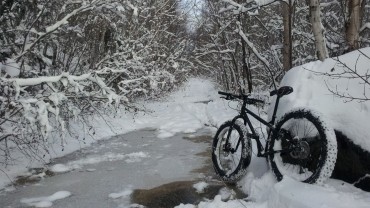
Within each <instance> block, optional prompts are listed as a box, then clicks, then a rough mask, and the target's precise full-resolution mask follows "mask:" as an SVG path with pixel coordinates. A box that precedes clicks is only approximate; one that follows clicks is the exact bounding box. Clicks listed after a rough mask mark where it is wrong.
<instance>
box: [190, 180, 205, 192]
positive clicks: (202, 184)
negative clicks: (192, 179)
mask: <svg viewBox="0 0 370 208" xmlns="http://www.w3.org/2000/svg"><path fill="white" fill-rule="evenodd" d="M193 187H194V188H195V190H197V192H198V193H203V192H204V189H205V188H207V187H208V183H206V182H204V181H201V182H199V183H196V184H194V185H193Z"/></svg>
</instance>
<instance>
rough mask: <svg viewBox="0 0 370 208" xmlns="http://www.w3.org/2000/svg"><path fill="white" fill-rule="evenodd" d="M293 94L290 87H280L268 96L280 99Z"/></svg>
mask: <svg viewBox="0 0 370 208" xmlns="http://www.w3.org/2000/svg"><path fill="white" fill-rule="evenodd" d="M292 92H293V88H292V87H290V86H282V87H280V88H279V89H278V90H273V91H271V92H270V96H274V95H277V96H279V97H282V96H284V95H289V94H290V93H292Z"/></svg>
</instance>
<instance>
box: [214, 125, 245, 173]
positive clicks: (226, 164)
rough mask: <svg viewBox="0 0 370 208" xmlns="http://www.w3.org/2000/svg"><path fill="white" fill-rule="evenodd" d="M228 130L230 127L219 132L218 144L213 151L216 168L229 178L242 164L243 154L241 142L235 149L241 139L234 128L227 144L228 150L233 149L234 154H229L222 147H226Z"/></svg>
mask: <svg viewBox="0 0 370 208" xmlns="http://www.w3.org/2000/svg"><path fill="white" fill-rule="evenodd" d="M229 129H230V127H227V128H224V129H223V130H222V131H221V132H220V134H219V135H218V142H217V146H216V150H215V154H216V155H217V163H218V166H219V168H220V169H221V170H222V171H223V172H224V173H225V175H226V176H230V175H231V174H233V173H234V172H235V171H237V170H238V168H239V166H240V163H241V162H242V154H243V147H242V146H243V144H242V142H240V144H239V146H238V148H237V149H235V148H236V146H237V144H238V141H239V139H240V138H241V135H240V134H239V132H238V131H237V130H236V129H234V128H233V129H232V131H231V135H230V138H229V144H230V148H233V149H235V152H234V153H231V152H230V151H225V149H224V147H225V145H227V144H226V140H227V135H228V131H229Z"/></svg>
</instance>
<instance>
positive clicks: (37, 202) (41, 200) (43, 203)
mask: <svg viewBox="0 0 370 208" xmlns="http://www.w3.org/2000/svg"><path fill="white" fill-rule="evenodd" d="M71 195H72V194H71V192H69V191H58V192H56V193H54V194H53V195H50V196H43V197H37V198H23V199H21V202H22V203H24V204H26V205H28V206H33V207H51V206H53V202H54V201H56V200H60V199H64V198H67V197H69V196H71Z"/></svg>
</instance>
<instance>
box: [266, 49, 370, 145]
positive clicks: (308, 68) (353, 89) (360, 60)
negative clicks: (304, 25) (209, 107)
mask: <svg viewBox="0 0 370 208" xmlns="http://www.w3.org/2000/svg"><path fill="white" fill-rule="evenodd" d="M360 51H361V52H362V53H364V54H365V55H367V56H368V57H370V48H364V49H360ZM337 60H339V61H340V62H342V63H343V64H345V65H347V66H348V67H349V68H350V69H352V70H357V73H358V74H360V75H362V76H365V75H366V74H367V75H369V72H370V68H369V66H370V59H369V58H367V57H365V56H364V55H362V54H361V53H360V52H359V51H354V52H351V53H348V54H346V55H343V56H339V57H337V58H330V59H326V60H325V61H323V62H321V61H316V62H311V63H308V64H305V65H302V66H298V67H295V68H293V69H291V70H290V71H289V72H288V73H287V74H286V75H285V76H284V78H283V80H282V81H281V83H280V86H291V87H293V89H294V91H293V93H291V94H290V95H288V96H284V97H283V98H282V99H281V100H280V105H279V109H278V112H277V116H278V117H279V116H282V115H283V114H285V113H286V112H288V111H290V109H292V108H298V107H303V108H309V109H313V110H315V111H318V112H320V113H321V114H323V116H324V117H323V119H325V120H327V123H329V125H330V126H332V127H333V128H334V129H336V130H339V131H341V132H342V133H343V134H345V135H346V136H347V137H349V139H351V140H352V141H353V142H354V143H355V144H357V145H359V146H361V147H362V148H363V149H365V150H367V151H370V139H369V135H370V128H369V118H370V102H369V101H361V100H352V99H350V98H341V97H338V96H334V95H333V93H332V92H330V91H329V90H331V91H334V92H338V93H339V94H343V95H345V96H348V97H356V98H361V99H362V98H366V97H367V98H370V85H369V84H367V85H366V84H363V83H364V81H363V80H361V79H359V78H358V77H356V76H354V74H353V73H349V71H350V70H349V69H348V68H346V67H344V66H343V64H342V63H338V61H337ZM343 77H350V79H347V78H343ZM368 81H369V80H368ZM270 109H271V108H270ZM271 114H272V109H271V110H270V112H269V115H271Z"/></svg>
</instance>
